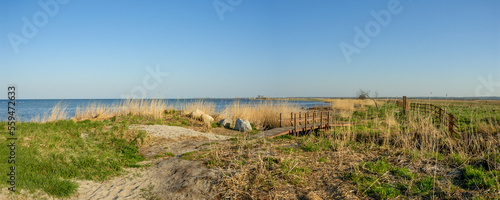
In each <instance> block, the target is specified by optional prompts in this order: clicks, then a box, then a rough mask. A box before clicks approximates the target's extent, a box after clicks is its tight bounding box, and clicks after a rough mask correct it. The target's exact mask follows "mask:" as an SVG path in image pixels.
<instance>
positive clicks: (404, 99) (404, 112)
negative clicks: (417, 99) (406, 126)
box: [403, 96, 406, 115]
mask: <svg viewBox="0 0 500 200" xmlns="http://www.w3.org/2000/svg"><path fill="white" fill-rule="evenodd" d="M403 115H406V96H403Z"/></svg>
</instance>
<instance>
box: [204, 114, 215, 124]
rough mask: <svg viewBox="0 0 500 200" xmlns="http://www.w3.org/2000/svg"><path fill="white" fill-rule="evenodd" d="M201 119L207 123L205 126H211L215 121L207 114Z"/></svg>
mask: <svg viewBox="0 0 500 200" xmlns="http://www.w3.org/2000/svg"><path fill="white" fill-rule="evenodd" d="M201 119H202V120H203V123H205V124H210V123H212V122H213V121H214V118H213V117H210V115H207V114H203V115H201Z"/></svg>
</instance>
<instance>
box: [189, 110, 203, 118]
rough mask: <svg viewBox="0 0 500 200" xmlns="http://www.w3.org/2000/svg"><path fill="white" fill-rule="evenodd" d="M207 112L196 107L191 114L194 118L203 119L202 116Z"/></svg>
mask: <svg viewBox="0 0 500 200" xmlns="http://www.w3.org/2000/svg"><path fill="white" fill-rule="evenodd" d="M203 114H205V113H204V112H203V111H201V110H199V109H196V110H195V111H193V112H192V113H191V114H190V115H191V117H192V118H194V119H201V116H202V115H203Z"/></svg>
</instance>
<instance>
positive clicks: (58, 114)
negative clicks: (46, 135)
mask: <svg viewBox="0 0 500 200" xmlns="http://www.w3.org/2000/svg"><path fill="white" fill-rule="evenodd" d="M67 107H68V106H67V105H64V104H62V102H61V101H60V102H58V103H57V104H56V105H55V106H54V107H53V108H52V110H51V111H50V113H48V112H46V113H45V114H44V115H43V116H40V115H39V116H36V117H34V118H32V119H31V120H30V121H31V122H40V123H45V122H53V121H57V120H61V119H67V118H68V113H67V112H66V108H67Z"/></svg>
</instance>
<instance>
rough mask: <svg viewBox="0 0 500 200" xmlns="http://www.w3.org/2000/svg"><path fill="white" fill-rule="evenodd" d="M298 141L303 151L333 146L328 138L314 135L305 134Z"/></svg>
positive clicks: (326, 148) (327, 148) (322, 149)
mask: <svg viewBox="0 0 500 200" xmlns="http://www.w3.org/2000/svg"><path fill="white" fill-rule="evenodd" d="M299 141H300V143H301V144H300V148H301V149H302V150H304V151H326V150H329V149H330V148H332V147H333V146H334V145H333V144H332V143H331V142H330V141H329V140H328V139H325V138H321V137H316V136H314V135H309V136H305V137H304V139H301V140H299Z"/></svg>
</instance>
